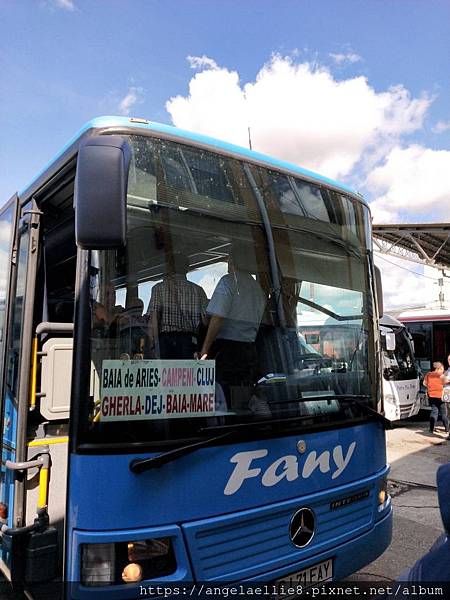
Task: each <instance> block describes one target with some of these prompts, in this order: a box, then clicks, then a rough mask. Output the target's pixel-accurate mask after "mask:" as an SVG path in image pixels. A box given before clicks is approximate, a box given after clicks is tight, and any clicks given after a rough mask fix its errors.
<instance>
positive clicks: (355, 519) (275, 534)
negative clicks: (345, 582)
mask: <svg viewBox="0 0 450 600" xmlns="http://www.w3.org/2000/svg"><path fill="white" fill-rule="evenodd" d="M366 490H367V491H368V492H369V496H368V497H366V498H364V499H363V500H359V501H357V502H354V503H351V504H349V505H347V506H345V507H342V508H337V509H335V510H331V509H330V503H331V502H333V501H334V500H339V499H342V498H346V497H349V496H353V495H355V494H357V493H358V492H361V491H366ZM374 504H375V500H374V490H373V486H371V487H370V488H369V487H366V488H362V489H352V490H351V491H349V492H346V493H344V494H343V493H341V494H339V495H337V494H336V493H334V494H327V496H326V499H322V500H320V501H319V500H317V498H316V499H309V500H308V499H305V500H303V501H302V500H298V499H296V500H289V501H287V502H283V503H278V504H276V505H272V506H269V507H264V508H260V509H252V510H248V511H243V512H240V513H235V514H232V515H227V516H224V517H219V518H216V519H208V520H205V521H197V522H194V523H189V524H185V525H184V526H183V529H184V532H185V535H186V538H187V541H188V545H189V550H190V553H191V555H192V558H193V564H194V565H195V576H196V578H197V580H200V581H211V580H222V581H238V580H242V579H246V578H249V577H254V576H257V575H258V574H260V573H265V572H267V571H271V570H275V569H277V568H279V567H282V566H285V565H288V564H289V563H294V562H297V561H299V560H302V559H305V558H308V557H310V556H314V554H317V553H319V552H323V551H325V550H327V549H329V548H332V547H334V546H337V545H339V544H342V543H344V542H346V541H348V540H350V539H352V538H354V537H356V536H358V535H360V534H362V533H363V532H365V531H367V530H368V529H370V528H371V526H372V524H373V523H372V515H373V509H374ZM302 506H308V507H309V508H311V509H312V510H313V511H314V513H315V515H316V520H317V524H316V533H315V535H314V538H313V540H312V542H311V543H310V544H309V545H308V546H307V547H305V548H302V549H299V548H296V547H295V546H294V545H293V544H292V542H291V541H290V538H289V523H290V520H291V518H292V515H293V514H294V513H295V511H296V510H298V509H299V508H301V507H302Z"/></svg>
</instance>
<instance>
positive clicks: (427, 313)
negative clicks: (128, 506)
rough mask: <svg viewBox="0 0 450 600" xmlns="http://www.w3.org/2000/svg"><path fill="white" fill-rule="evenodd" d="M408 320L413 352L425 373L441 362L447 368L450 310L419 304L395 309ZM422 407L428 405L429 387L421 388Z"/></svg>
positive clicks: (449, 340)
mask: <svg viewBox="0 0 450 600" xmlns="http://www.w3.org/2000/svg"><path fill="white" fill-rule="evenodd" d="M395 317H396V318H397V319H398V320H399V321H401V322H402V323H404V324H405V326H406V328H407V329H408V331H409V333H410V334H411V336H412V339H413V342H414V353H415V356H416V361H417V365H418V366H419V368H420V370H421V373H422V376H424V375H425V374H426V373H428V372H429V371H432V370H433V363H434V362H436V361H439V362H441V363H442V364H443V365H444V367H445V368H446V369H447V368H448V367H449V366H450V365H449V364H448V361H447V358H448V355H449V354H450V311H449V310H448V309H447V310H446V309H442V308H418V309H409V310H404V311H401V312H395ZM420 395H421V403H422V408H425V409H429V405H428V398H427V393H426V389H425V388H424V387H422V388H421V392H420Z"/></svg>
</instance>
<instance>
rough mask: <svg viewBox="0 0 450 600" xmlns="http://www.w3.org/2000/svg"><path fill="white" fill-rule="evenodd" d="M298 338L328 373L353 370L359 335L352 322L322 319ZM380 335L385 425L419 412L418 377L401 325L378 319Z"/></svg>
mask: <svg viewBox="0 0 450 600" xmlns="http://www.w3.org/2000/svg"><path fill="white" fill-rule="evenodd" d="M300 334H301V335H302V337H304V339H305V341H306V342H307V343H308V345H310V346H311V347H312V348H313V349H314V351H316V352H317V353H318V354H319V355H320V356H321V357H322V363H324V362H325V361H327V360H328V361H329V362H330V368H331V370H338V371H344V372H345V371H347V370H352V369H353V368H354V366H353V363H354V349H355V347H358V346H359V344H360V343H361V331H360V329H359V327H358V326H357V325H356V324H355V323H354V322H352V321H347V322H342V321H339V320H337V319H334V318H332V317H326V316H325V315H323V316H322V318H321V319H319V320H317V321H314V322H312V321H310V322H309V323H308V324H305V325H302V326H301V327H300ZM380 334H381V335H380V340H381V360H382V370H383V404H384V416H385V417H386V419H388V420H389V421H397V420H399V419H404V418H407V417H412V416H414V415H416V414H417V413H418V412H419V409H420V397H419V386H420V376H419V371H418V369H417V367H416V364H415V360H414V349H413V345H412V343H411V338H410V336H409V334H408V332H407V330H406V328H405V326H404V325H402V323H400V322H399V321H397V320H396V319H394V318H393V317H390V316H389V315H386V314H384V315H383V317H382V318H381V319H380Z"/></svg>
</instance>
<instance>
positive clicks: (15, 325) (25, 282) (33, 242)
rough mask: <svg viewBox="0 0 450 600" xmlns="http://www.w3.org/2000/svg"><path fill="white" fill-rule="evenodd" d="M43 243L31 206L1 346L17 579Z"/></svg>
mask: <svg viewBox="0 0 450 600" xmlns="http://www.w3.org/2000/svg"><path fill="white" fill-rule="evenodd" d="M17 207H18V202H17ZM33 208H34V210H33ZM38 242H39V211H37V210H36V209H35V207H32V206H31V204H29V205H27V206H26V207H24V208H23V209H22V212H21V217H20V219H19V223H18V227H17V234H16V239H15V243H14V247H13V249H12V254H11V269H10V273H11V274H10V287H9V298H8V302H7V305H8V311H7V313H6V312H5V319H4V322H5V328H4V331H5V333H4V334H3V342H2V343H3V352H4V353H5V360H4V373H3V378H2V384H3V385H2V405H3V427H2V465H1V482H0V486H1V489H0V498H1V501H2V503H3V507H2V508H3V514H4V516H5V517H6V518H5V521H4V522H6V524H7V526H8V530H7V532H6V534H5V533H4V534H3V536H2V546H1V553H0V565H1V567H2V570H3V572H4V573H5V574H6V575H7V576H10V577H11V578H12V579H13V580H14V579H20V578H21V577H23V572H20V571H21V570H22V569H18V568H15V567H14V566H13V565H12V561H13V560H15V559H14V555H15V550H14V549H13V545H14V546H16V545H17V544H16V540H18V539H19V536H17V535H16V534H14V535H12V534H11V535H9V533H8V532H9V531H10V530H14V529H17V530H20V528H22V527H23V526H24V525H25V514H24V494H25V490H24V483H25V480H26V472H25V471H26V469H20V468H17V466H18V463H23V462H24V461H26V460H27V451H26V431H27V417H28V409H29V404H28V401H29V381H30V356H31V340H32V327H33V304H34V286H35V277H36V265H37V254H38ZM6 315H7V318H6ZM22 564H23V563H22V562H21V565H22ZM14 571H16V573H15V574H14Z"/></svg>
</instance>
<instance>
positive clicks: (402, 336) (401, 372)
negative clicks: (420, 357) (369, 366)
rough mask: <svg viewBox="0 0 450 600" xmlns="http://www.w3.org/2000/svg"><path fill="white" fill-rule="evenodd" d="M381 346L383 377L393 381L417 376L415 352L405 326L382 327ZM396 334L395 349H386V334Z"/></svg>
mask: <svg viewBox="0 0 450 600" xmlns="http://www.w3.org/2000/svg"><path fill="white" fill-rule="evenodd" d="M380 330H381V348H382V351H383V377H384V378H385V379H388V380H391V381H404V380H405V379H415V378H416V377H417V367H416V363H415V360H414V352H413V348H412V344H411V340H410V339H409V336H408V333H407V332H406V329H405V328H404V327H398V328H397V329H393V328H390V327H383V326H381V327H380ZM387 333H393V334H394V335H395V350H387V349H386V334H387Z"/></svg>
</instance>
